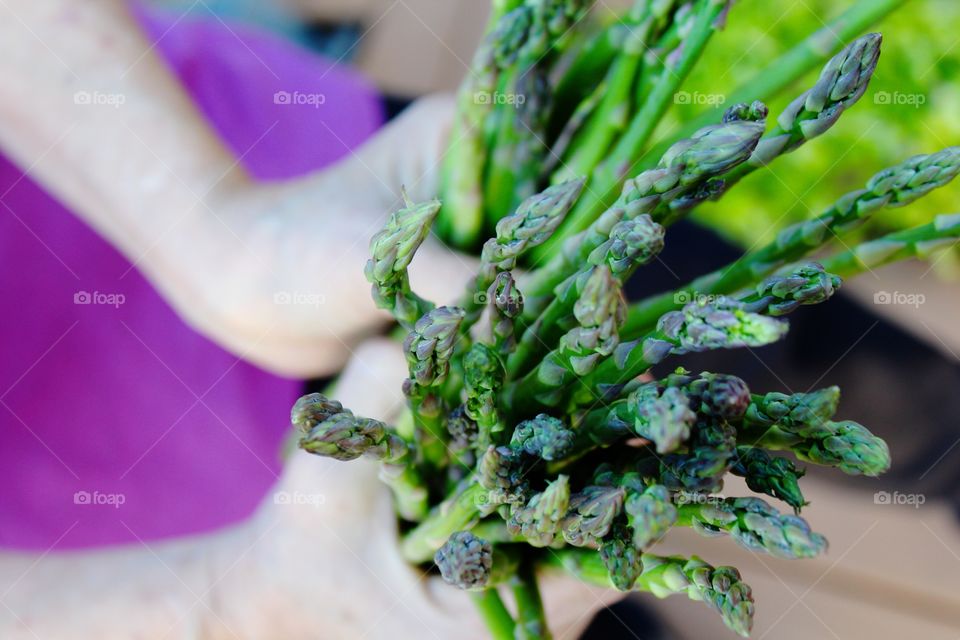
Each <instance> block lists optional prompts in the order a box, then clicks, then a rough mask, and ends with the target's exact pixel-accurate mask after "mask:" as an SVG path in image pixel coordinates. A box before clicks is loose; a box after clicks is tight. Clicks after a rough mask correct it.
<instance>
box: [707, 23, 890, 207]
mask: <svg viewBox="0 0 960 640" xmlns="http://www.w3.org/2000/svg"><path fill="white" fill-rule="evenodd" d="M881 41H882V37H881V36H880V34H879V33H870V34H867V35H865V36H862V37H860V38H857V39H856V40H854V41H853V42H851V43H850V44H849V45H847V46H846V47H845V48H844V49H843V50H842V51H840V53H838V54H837V55H836V56H834V57H833V58H831V59H830V60H829V61H828V62H827V64H826V65H825V66H824V67H823V70H822V71H821V72H820V77H819V78H817V81H816V83H815V84H814V85H813V87H811V88H810V89H808V90H807V91H805V92H804V93H802V94H800V96H798V97H797V98H796V99H794V100H793V102H791V103H790V104H789V105H788V106H787V108H786V109H784V111H783V113H781V114H780V116H779V117H778V118H777V124H776V126H775V127H774V128H773V130H772V131H770V132H768V133H767V134H766V135H764V136H763V138H762V139H761V140H760V143H759V144H758V145H757V148H756V149H755V150H754V152H753V155H752V156H750V160H749V161H748V162H745V163H743V164H742V165H740V166H739V167H737V168H736V169H733V170H732V171H731V172H729V173H728V174H727V175H725V176H724V182H725V183H726V185H727V188H729V187H731V186H732V185H733V184H735V183H736V182H738V181H739V180H740V179H742V178H743V177H744V176H746V175H747V174H749V173H750V172H751V171H753V170H755V169H756V168H758V167H762V166H765V165H767V164H769V163H770V162H771V161H772V160H773V159H774V158H777V157H779V156H781V155H784V154H786V153H789V152H791V151H794V150H796V149H797V148H799V147H800V146H802V145H804V144H806V143H807V142H809V141H810V140H812V139H813V138H816V137H818V136H820V135H823V134H824V133H825V132H826V131H827V130H829V129H830V128H831V127H832V126H833V125H834V124H835V123H836V122H837V120H839V119H840V116H841V115H843V112H844V111H846V110H847V109H849V108H850V107H851V106H853V105H854V104H855V103H856V102H857V101H859V100H860V98H861V97H862V96H863V94H864V93H865V92H866V90H867V85H868V84H869V83H870V79H871V78H872V77H873V72H874V71H875V70H876V68H877V60H878V59H879V57H880V43H881Z"/></svg>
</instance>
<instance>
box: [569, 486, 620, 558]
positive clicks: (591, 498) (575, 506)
mask: <svg viewBox="0 0 960 640" xmlns="http://www.w3.org/2000/svg"><path fill="white" fill-rule="evenodd" d="M625 498H626V492H625V490H624V489H623V488H622V487H600V486H589V487H585V488H584V489H583V491H580V492H577V493H574V494H572V495H571V496H570V508H569V510H568V511H567V514H566V516H564V518H563V520H561V521H560V533H561V534H562V535H563V539H564V541H566V543H567V544H569V545H573V546H575V547H584V546H591V547H596V546H598V545H599V544H601V543H602V541H603V538H604V537H605V536H606V535H607V534H608V533H609V532H610V529H611V527H612V526H613V523H614V520H615V519H616V518H617V516H619V515H620V514H621V512H622V511H623V502H624V499H625Z"/></svg>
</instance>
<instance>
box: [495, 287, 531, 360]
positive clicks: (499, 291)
mask: <svg viewBox="0 0 960 640" xmlns="http://www.w3.org/2000/svg"><path fill="white" fill-rule="evenodd" d="M487 295H488V297H489V300H490V316H491V318H490V330H491V333H492V334H493V345H494V349H495V350H496V351H497V352H498V353H499V354H501V355H502V356H506V355H507V354H509V353H511V352H512V351H513V350H514V349H515V348H516V344H517V340H516V331H517V318H519V317H520V315H521V314H522V313H523V294H522V293H521V292H520V290H519V289H518V288H517V283H516V281H515V280H514V278H513V274H511V273H510V272H509V271H503V272H501V273H499V274H497V277H496V279H495V280H494V282H493V284H492V285H491V286H490V289H489V291H488V294H487Z"/></svg>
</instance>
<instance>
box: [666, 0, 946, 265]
mask: <svg viewBox="0 0 960 640" xmlns="http://www.w3.org/2000/svg"><path fill="white" fill-rule="evenodd" d="M850 4H852V0H843V1H841V2H837V1H836V0H798V1H796V2H771V1H770V0H741V1H740V2H737V3H736V4H735V5H734V6H733V9H732V10H731V12H730V16H729V18H728V22H727V27H726V29H725V30H724V31H723V32H721V34H719V36H718V37H717V38H715V39H714V41H713V42H712V43H711V45H710V48H709V49H708V50H707V54H706V55H705V56H704V58H703V59H702V60H701V61H700V63H699V64H698V66H697V68H696V70H695V71H694V73H693V74H692V75H691V77H690V78H689V80H688V81H687V83H686V84H685V87H684V88H685V90H686V91H688V92H689V93H690V95H691V96H693V98H692V99H691V100H690V102H691V103H693V102H700V103H701V104H699V105H697V104H680V105H677V106H676V107H675V108H674V109H673V110H672V113H671V116H670V117H671V118H673V120H667V121H665V123H664V125H663V126H662V128H661V130H660V132H659V133H660V134H661V135H662V136H663V137H668V136H669V135H670V133H671V130H672V129H673V127H674V126H675V125H676V123H677V122H678V120H677V118H692V117H694V116H696V115H698V114H700V113H702V112H703V110H704V109H711V108H712V109H714V110H715V111H716V114H717V119H719V118H720V115H721V114H722V111H723V109H724V108H726V106H729V105H718V106H710V105H709V104H706V103H707V102H710V101H711V100H712V101H716V96H718V95H719V96H722V95H723V94H724V93H725V92H728V91H731V90H732V89H733V88H735V87H737V86H738V85H740V84H741V83H742V82H743V81H745V80H747V79H749V78H751V77H753V75H754V74H755V73H757V72H759V71H760V70H762V69H763V68H764V66H765V65H767V64H769V62H770V61H771V60H773V59H774V58H775V57H776V56H778V55H779V54H781V53H782V52H784V51H785V50H787V49H788V48H789V47H791V46H793V45H794V44H795V43H797V42H799V41H800V40H802V39H803V38H804V37H805V36H806V35H808V34H809V33H811V32H813V31H815V30H817V29H819V28H821V27H823V25H824V23H825V22H828V21H829V20H830V19H831V18H833V17H834V16H836V15H837V14H839V13H840V12H842V11H843V10H844V9H846V8H847V7H848V6H850ZM872 30H874V31H879V32H881V33H882V34H883V37H884V40H883V48H882V52H881V56H880V64H879V66H878V68H877V72H876V75H875V76H874V78H873V81H872V82H871V84H870V88H869V90H868V92H867V93H866V95H864V97H863V98H862V99H861V101H860V103H859V104H857V105H855V106H854V107H853V108H852V109H850V110H849V111H848V112H847V113H845V114H844V115H843V117H842V118H841V119H840V121H839V122H838V123H837V125H836V126H834V127H833V129H832V130H831V131H830V132H828V133H827V134H826V135H824V136H822V137H820V138H818V139H817V140H814V141H813V142H811V143H810V144H808V145H805V146H804V147H802V148H801V149H799V150H798V151H796V152H795V153H793V154H791V155H788V156H786V157H784V158H782V159H780V160H777V161H776V162H775V163H774V164H773V165H772V166H771V167H769V168H767V169H765V170H761V171H757V172H756V173H754V174H753V175H752V176H750V177H749V178H747V179H746V180H744V181H743V182H742V183H741V184H740V185H738V186H736V187H735V188H734V189H732V190H731V191H730V192H729V193H728V194H727V195H725V196H724V197H723V199H722V200H720V201H718V202H715V203H710V204H708V205H706V206H703V207H701V208H700V209H699V213H698V220H699V221H701V222H703V223H705V224H707V225H709V226H710V227H712V228H714V229H715V230H716V231H717V232H719V233H720V234H721V235H723V236H725V237H726V238H728V239H730V240H733V241H734V242H736V243H737V244H739V245H741V246H743V247H745V248H750V247H754V246H759V245H760V244H761V243H763V242H766V241H768V240H770V239H771V238H772V237H773V236H774V234H775V233H776V232H777V231H778V230H779V229H781V228H783V227H784V226H786V225H788V224H790V223H793V222H796V221H798V220H802V219H805V218H808V217H811V216H815V215H817V214H818V213H820V212H821V211H822V210H823V209H825V208H826V207H827V206H828V205H829V204H830V203H831V202H833V201H834V200H835V199H836V198H837V197H839V196H840V195H842V194H844V193H846V192H847V191H852V190H854V189H859V188H861V187H862V186H863V184H864V183H865V182H866V180H867V179H869V177H870V176H871V175H873V174H874V173H875V172H877V171H879V170H880V169H882V168H884V167H886V166H888V165H891V164H895V163H897V162H899V161H900V160H903V159H905V158H907V157H908V156H911V155H915V154H918V153H931V152H933V151H937V150H939V149H941V148H943V147H947V146H952V145H957V144H960V1H958V0H912V1H911V2H907V3H906V5H905V6H904V7H901V8H900V9H898V10H897V11H896V12H894V13H893V14H891V15H890V16H889V17H888V18H887V19H886V20H884V21H883V22H882V23H881V24H879V25H877V26H875V27H874V28H873V29H872ZM815 78H816V73H813V74H811V76H810V77H809V78H806V79H805V80H804V81H803V82H801V83H798V84H797V85H796V86H795V87H793V88H792V89H791V90H790V91H787V92H786V93H785V94H784V95H782V96H780V98H778V99H776V100H773V101H771V103H770V108H771V118H775V117H776V115H777V114H779V113H780V111H781V110H782V108H783V107H784V106H785V105H786V104H787V103H788V102H789V101H790V100H791V99H792V98H793V97H795V96H796V95H798V94H799V93H800V92H802V91H803V90H805V89H806V88H807V87H808V86H809V85H810V84H811V83H812V82H813V81H814V80H815ZM958 211H960V184H956V183H955V184H951V185H948V186H947V187H945V188H943V189H940V190H939V191H936V192H934V193H932V194H930V195H928V196H927V197H925V198H923V199H922V200H920V201H919V202H918V203H916V204H913V205H910V206H908V207H905V208H903V209H892V210H889V211H887V212H885V213H883V214H882V215H880V216H878V217H877V219H876V221H875V222H873V223H871V225H872V226H870V227H869V228H868V229H866V230H864V231H865V232H869V233H870V234H871V235H873V234H876V233H878V232H881V231H882V232H887V231H890V230H894V229H899V228H902V227H907V226H912V225H916V224H922V223H925V222H929V221H930V219H931V218H932V217H933V216H935V215H937V214H940V213H954V212H958ZM958 254H960V252H957V251H954V252H952V253H951V255H950V257H949V258H948V259H939V260H938V261H937V269H938V270H939V271H940V272H941V273H946V272H948V271H949V272H953V273H957V272H958V267H960V259H958Z"/></svg>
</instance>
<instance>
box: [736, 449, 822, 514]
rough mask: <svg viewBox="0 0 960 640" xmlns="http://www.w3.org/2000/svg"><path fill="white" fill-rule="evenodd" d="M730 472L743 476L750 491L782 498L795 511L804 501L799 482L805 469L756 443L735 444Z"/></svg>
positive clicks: (803, 504) (801, 506) (796, 511)
mask: <svg viewBox="0 0 960 640" xmlns="http://www.w3.org/2000/svg"><path fill="white" fill-rule="evenodd" d="M730 472H731V473H732V474H734V475H736V476H740V477H741V478H744V479H745V480H746V482H747V486H748V487H749V488H750V489H751V490H752V491H756V492H758V493H764V494H766V495H768V496H772V497H774V498H778V499H780V500H783V501H784V502H786V503H787V504H788V505H790V506H791V507H793V510H794V512H795V513H800V509H801V508H803V507H804V506H805V505H806V504H807V502H806V500H804V498H803V492H802V491H800V484H799V480H800V478H801V477H803V475H804V473H806V471H805V470H804V469H802V468H799V467H797V466H795V465H794V464H793V462H791V461H790V460H788V459H787V458H781V457H778V456H771V455H769V454H768V453H767V452H766V451H764V450H763V449H758V448H756V447H738V448H737V461H736V464H734V465H733V467H732V468H731V469H730Z"/></svg>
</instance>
